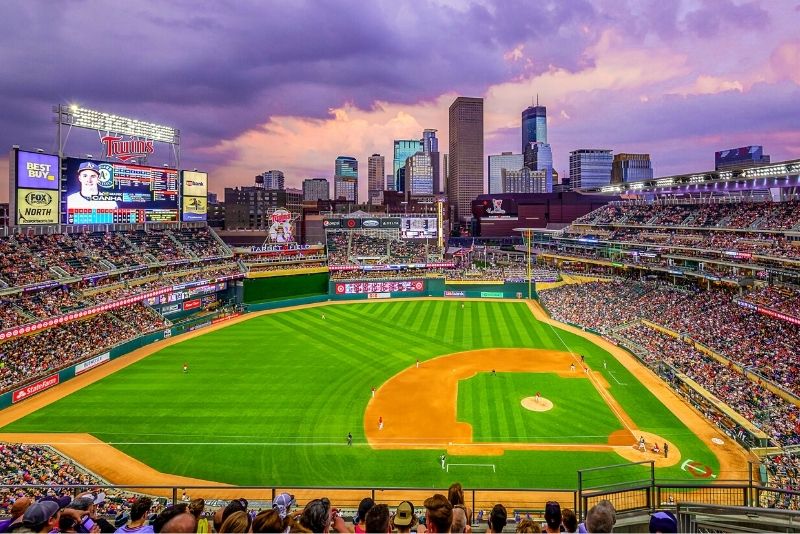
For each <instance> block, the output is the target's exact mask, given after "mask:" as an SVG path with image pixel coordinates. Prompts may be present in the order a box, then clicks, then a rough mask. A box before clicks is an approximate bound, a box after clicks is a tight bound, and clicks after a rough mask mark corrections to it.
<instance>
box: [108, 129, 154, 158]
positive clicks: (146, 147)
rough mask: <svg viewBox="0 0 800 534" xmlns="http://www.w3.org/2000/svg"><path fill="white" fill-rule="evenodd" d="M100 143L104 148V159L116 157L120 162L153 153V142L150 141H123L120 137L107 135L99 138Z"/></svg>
mask: <svg viewBox="0 0 800 534" xmlns="http://www.w3.org/2000/svg"><path fill="white" fill-rule="evenodd" d="M100 141H101V142H102V143H103V144H104V145H105V146H106V157H109V158H115V157H116V158H119V159H121V160H122V161H129V160H132V159H134V158H140V157H142V156H147V155H148V154H152V153H153V152H154V150H153V141H151V140H146V139H130V140H128V141H123V139H122V137H120V136H117V135H107V136H105V137H103V138H101V139H100Z"/></svg>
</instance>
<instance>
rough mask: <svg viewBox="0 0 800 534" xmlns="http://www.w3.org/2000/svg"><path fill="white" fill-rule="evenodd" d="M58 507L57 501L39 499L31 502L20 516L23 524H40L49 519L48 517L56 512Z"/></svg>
mask: <svg viewBox="0 0 800 534" xmlns="http://www.w3.org/2000/svg"><path fill="white" fill-rule="evenodd" d="M59 510H60V508H59V507H58V503H54V502H53V501H40V502H37V503H35V504H32V505H30V506H29V507H28V509H27V510H25V514H24V515H23V516H22V522H23V523H24V524H25V526H37V525H42V524H44V523H47V522H48V521H50V519H51V518H52V517H53V516H54V515H56V514H57V513H58V511H59Z"/></svg>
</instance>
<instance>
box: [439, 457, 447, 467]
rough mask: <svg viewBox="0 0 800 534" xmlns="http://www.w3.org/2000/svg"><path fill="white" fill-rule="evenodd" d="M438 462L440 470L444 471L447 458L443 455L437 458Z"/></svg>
mask: <svg viewBox="0 0 800 534" xmlns="http://www.w3.org/2000/svg"><path fill="white" fill-rule="evenodd" d="M439 461H440V462H441V463H442V469H444V466H445V463H446V462H447V456H445V455H444V454H443V455H441V456H439Z"/></svg>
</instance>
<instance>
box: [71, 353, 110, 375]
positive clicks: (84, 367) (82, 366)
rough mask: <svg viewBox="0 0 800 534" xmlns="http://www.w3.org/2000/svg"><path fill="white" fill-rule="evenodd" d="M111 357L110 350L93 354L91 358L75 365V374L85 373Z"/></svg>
mask: <svg viewBox="0 0 800 534" xmlns="http://www.w3.org/2000/svg"><path fill="white" fill-rule="evenodd" d="M110 359H111V353H110V352H104V353H103V354H100V355H98V356H95V357H94V358H92V359H91V360H86V361H85V362H81V363H79V364H78V365H76V366H75V375H79V374H81V373H85V372H86V371H88V370H89V369H92V368H94V367H97V366H98V365H102V364H104V363H106V362H107V361H109V360H110Z"/></svg>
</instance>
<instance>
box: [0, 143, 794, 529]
mask: <svg viewBox="0 0 800 534" xmlns="http://www.w3.org/2000/svg"><path fill="white" fill-rule="evenodd" d="M44 166H48V167H47V168H46V169H47V170H46V171H45V172H43V173H42V172H40V171H41V170H42V169H45V167H44ZM13 170H14V173H15V174H14V177H13V179H12V181H11V182H12V183H11V187H12V189H13V191H12V195H11V198H12V199H16V201H17V204H16V206H15V207H14V209H13V210H12V212H13V214H14V217H15V222H16V223H17V224H16V225H14V226H11V227H6V228H4V229H3V230H4V233H3V236H2V238H0V293H1V294H2V306H0V355H1V357H2V366H0V377H1V378H2V383H1V385H2V393H0V408H1V410H0V442H1V443H0V449H2V462H3V464H4V465H3V467H4V468H3V470H2V473H3V481H2V502H0V507H2V509H3V511H4V513H5V514H12V515H13V510H12V508H13V505H14V503H15V501H17V500H19V499H21V498H22V497H26V496H30V497H33V498H41V497H43V496H46V495H50V496H51V497H52V499H54V500H55V501H58V500H59V499H62V498H64V497H74V496H76V495H79V494H81V493H82V492H87V491H90V492H92V493H91V495H92V496H93V498H94V502H93V503H92V506H96V507H98V508H97V509H98V510H99V511H100V512H101V513H103V514H106V515H107V516H108V517H109V518H110V520H112V521H113V520H114V518H117V519H119V518H123V519H125V518H127V517H129V516H126V514H128V513H129V512H128V510H129V507H130V505H131V503H133V502H138V501H139V500H141V499H142V498H143V496H146V497H148V498H150V499H152V500H153V502H154V503H157V505H156V506H158V507H161V508H160V509H164V508H168V507H170V506H176V505H177V504H178V503H179V502H181V501H188V502H192V503H194V502H196V501H197V499H203V502H204V503H205V506H206V508H205V510H206V512H204V513H210V514H211V516H212V517H213V514H214V510H216V509H217V507H219V508H220V509H223V508H224V509H227V507H228V506H230V505H229V502H232V501H231V500H232V499H233V500H234V501H235V502H239V501H238V500H237V499H240V498H243V499H246V500H247V502H249V505H250V506H251V507H252V509H253V510H256V509H262V508H263V509H270V508H272V506H273V505H276V503H278V502H279V501H280V500H281V499H283V498H284V497H283V496H284V494H286V495H288V496H289V497H291V499H290V500H291V504H292V505H293V506H295V507H298V508H299V509H300V510H302V509H303V506H304V505H306V504H309V505H310V504H311V503H314V502H316V500H318V499H320V498H322V497H325V498H326V499H329V501H328V502H329V503H332V505H335V506H336V508H337V510H339V512H340V513H341V514H342V515H344V516H346V517H353V516H357V515H358V514H359V511H360V508H361V505H362V504H363V502H362V501H363V500H364V499H365V498H369V499H370V500H371V501H372V502H374V503H385V504H388V505H389V506H391V507H395V506H397V505H398V503H400V502H402V501H410V502H411V503H415V504H416V507H414V505H412V506H411V514H412V515H414V514H420V513H421V514H422V516H423V517H424V515H425V512H424V510H425V509H424V508H421V505H422V503H423V501H425V502H427V501H426V499H427V498H429V497H430V496H431V495H432V494H434V493H448V488H450V490H451V492H452V491H453V488H454V487H455V486H453V484H454V483H458V484H459V486H457V489H456V490H455V492H456V493H459V491H460V492H461V493H460V497H458V498H460V499H461V502H462V504H463V505H465V506H466V507H467V509H468V510H469V520H470V523H471V524H472V529H473V531H483V530H485V529H486V528H487V527H489V524H488V523H489V522H490V521H493V520H494V519H493V518H496V514H497V511H496V510H497V507H496V505H497V504H498V503H499V504H502V505H503V510H504V514H505V516H504V517H505V519H504V521H506V523H504V525H506V528H507V529H509V530H510V531H513V530H514V528H515V525H518V524H520V523H521V522H522V521H525V520H534V521H541V520H543V518H545V516H546V514H547V511H548V510H552V509H553V508H552V506H553V503H557V505H558V506H559V507H560V509H561V510H564V509H570V510H573V511H574V512H575V516H576V517H577V519H578V520H580V521H582V520H584V519H585V517H586V514H587V512H588V511H589V510H590V509H591V508H592V507H593V506H595V505H598V503H600V502H602V501H608V502H610V503H611V504H612V505H613V507H614V509H615V510H616V514H617V519H616V521H617V527H616V529H617V531H629V532H639V531H642V528H646V522H647V520H648V519H649V516H648V514H649V513H651V512H653V511H655V510H656V509H670V510H673V511H675V512H676V513H678V514H679V515H680V517H681V518H682V519H681V521H684V520H685V521H688V523H681V525H682V526H684V527H686V529H687V530H688V529H690V528H695V529H696V528H700V526H701V525H702V524H703V522H704V521H706V522H708V521H710V522H712V523H713V521H722V519H720V518H723V517H724V518H725V521H727V522H723V523H721V524H722V525H723V526H722V527H720V528H721V529H722V530H728V529H735V528H744V525H745V524H746V521H747V514H748V513H750V514H752V513H754V512H753V510H755V509H758V512H757V513H759V514H762V515H761V517H762V518H772V519H770V520H774V521H775V523H774V525H776V526H780V525H785V524H793V525H794V527H793V528H796V523H791V521H797V519H796V515H791V514H792V511H796V510H798V507H799V505H800V492H798V488H797V473H798V468H800V463H798V459H797V455H796V452H797V450H798V447H800V437H799V436H800V417H799V415H800V411H799V408H798V407H799V406H800V398H799V397H798V395H800V387H799V386H798V384H800V380H798V372H800V366H799V365H800V364H798V354H799V353H800V351H798V347H800V329H798V325H799V324H800V286H798V285H797V281H798V276H799V275H800V274H799V273H800V271H798V265H800V254H799V253H798V251H799V249H798V245H799V244H800V202H799V201H798V200H797V199H796V197H795V196H793V195H794V193H795V192H796V188H797V182H798V180H800V161H798V160H795V161H788V162H781V163H775V164H771V165H769V166H766V167H764V166H762V167H758V168H754V169H744V170H741V171H737V172H736V173H735V176H734V175H733V174H734V173H728V174H725V173H719V172H706V173H700V174H697V173H696V174H693V175H687V176H677V177H670V178H669V185H665V184H666V181H665V179H663V178H662V179H659V180H654V181H652V183H649V182H648V183H641V184H638V185H637V186H636V187H631V188H630V191H633V192H635V193H636V194H630V195H625V196H624V198H623V195H620V193H622V192H627V191H623V190H622V189H620V188H617V189H615V190H609V191H603V190H598V191H587V192H584V193H582V194H581V195H580V196H582V197H583V198H585V199H589V200H590V202H583V203H581V204H580V205H579V206H580V207H581V208H582V209H583V212H582V213H580V214H578V216H576V217H575V219H574V221H573V222H572V223H571V224H568V225H565V226H563V227H561V228H558V229H553V228H545V227H542V228H533V227H528V226H527V225H526V224H525V220H526V218H525V217H523V216H522V212H523V210H524V209H525V207H524V201H525V199H524V198H521V197H518V198H516V200H514V202H515V203H516V204H515V208H516V209H518V210H519V212H518V213H517V214H515V213H513V212H511V211H504V212H503V216H502V217H497V216H494V215H492V214H491V213H487V212H486V209H485V205H484V202H483V201H482V200H480V199H478V200H476V201H475V202H474V203H473V215H474V221H475V226H476V229H478V230H480V229H481V228H484V229H488V228H490V227H491V226H492V225H497V224H505V225H512V226H513V227H514V228H513V229H512V230H511V231H510V232H509V235H508V236H506V237H502V238H500V237H486V236H483V237H482V236H481V235H480V233H479V232H475V234H476V235H473V236H468V237H465V236H463V235H462V236H450V235H449V234H451V232H450V229H449V226H448V225H449V221H448V215H447V214H448V212H449V211H450V210H449V209H448V208H447V206H446V205H445V203H444V202H443V201H438V202H436V203H435V204H434V205H433V206H426V207H425V210H424V211H423V212H421V213H420V212H418V213H408V212H407V211H405V212H403V213H374V212H370V211H363V210H353V211H350V212H348V213H341V212H338V213H337V212H336V211H326V210H324V209H317V210H316V211H314V210H306V209H305V207H304V208H303V209H302V210H300V211H299V212H293V211H291V210H290V209H286V208H282V207H281V208H277V209H275V210H273V211H272V212H271V213H270V214H269V217H268V219H267V221H266V226H265V228H264V231H263V233H262V234H254V233H253V232H250V233H247V235H244V234H243V233H241V232H240V233H238V234H237V233H236V232H228V231H222V230H219V229H215V228H213V227H211V226H210V225H209V224H208V222H207V221H206V220H205V217H206V209H207V206H206V203H205V199H206V194H207V187H208V181H209V177H208V175H206V174H205V173H200V172H196V171H185V170H181V169H180V168H178V167H176V168H174V169H167V170H164V169H163V168H154V167H147V166H141V165H133V164H130V163H124V164H121V163H114V162H105V163H104V162H101V163H98V162H93V161H88V160H81V159H80V158H71V157H63V156H59V155H50V154H43V153H41V152H28V151H25V150H20V149H18V148H15V149H14V150H13ZM48 176H50V177H53V176H56V177H58V178H56V179H55V180H49V181H48ZM141 176H147V177H148V178H147V180H156V181H159V180H160V181H163V182H164V184H166V185H165V187H167V188H169V187H172V188H173V190H172V194H169V189H167V191H168V192H167V193H165V194H162V195H161V196H159V197H158V198H155V197H154V198H153V199H152V200H151V203H150V204H148V206H147V207H145V208H141V209H131V208H130V207H129V206H126V205H125V203H124V202H120V201H118V200H111V199H113V198H124V197H115V196H114V193H113V192H112V193H108V192H106V193H97V192H96V191H95V192H94V193H93V194H94V195H95V197H103V200H98V202H101V203H104V204H103V205H99V206H98V207H96V208H92V207H89V208H87V207H86V206H82V205H79V204H75V205H72V204H71V202H73V200H71V199H74V198H77V197H75V196H74V195H75V193H73V191H77V192H78V194H84V193H85V190H86V189H87V188H91V187H95V188H96V187H97V185H96V184H97V183H98V182H99V184H100V188H101V191H102V188H103V187H105V188H107V189H109V190H113V189H115V188H119V189H122V188H125V187H127V188H135V187H136V186H137V182H136V180H137V179H140V178H135V177H141ZM698 177H700V178H702V182H703V183H702V184H701V183H700V178H698ZM731 180H734V181H735V182H731ZM765 181H767V182H770V183H768V184H766V185H765ZM730 183H735V185H734V186H731V187H732V188H734V189H735V191H736V194H725V195H716V194H714V191H716V190H719V189H720V188H727V187H728V185H729V184H730ZM103 184H105V185H103ZM170 184H172V185H170ZM720 184H722V185H720ZM627 186H628V184H622V186H620V187H621V188H625V187H627ZM701 188H706V191H708V193H707V194H697V195H687V194H685V193H686V191H687V190H691V191H700V192H701V193H702V191H701ZM612 189H613V188H612ZM32 191H33V192H34V193H32ZM37 191H38V192H37ZM48 195H49V196H54V197H59V199H60V201H58V202H55V205H56V206H60V208H59V209H56V210H55V211H56V213H55V214H54V215H52V217H54V218H53V219H52V221H51V220H50V219H47V217H51V215H50V214H49V213H44V211H47V210H39V209H35V208H33V207H32V205H35V204H36V202H37V201H41V199H42V198H44V197H46V196H48ZM554 195H556V196H558V195H560V194H554ZM573 195H576V194H573ZM553 198H554V199H555V198H556V197H555V196H554V197H553ZM563 198H566V197H563ZM563 198H562V197H559V199H560V200H559V201H561V200H563ZM198 199H202V201H201V200H198ZM512 200H513V199H512ZM505 201H506V200H503V199H494V200H493V201H492V205H493V206H499V205H501V203H502V202H505ZM105 203H109V204H105ZM111 203H113V204H114V206H111V205H110V204H111ZM511 203H512V202H511V200H508V201H507V203H506V205H510V204H511ZM318 207H319V206H317V205H316V204H315V208H318ZM25 217H27V218H28V219H25ZM35 217H43V218H44V220H39V221H38V222H34V221H31V220H30V219H31V218H35ZM487 233H488V231H487ZM254 236H256V241H253V237H254ZM245 238H247V239H250V241H246V240H245ZM281 502H282V501H281ZM237 506H238V505H237ZM247 506H248V504H247V503H246V504H245V505H244V507H245V508H247ZM426 506H427V505H426ZM742 510H744V511H742ZM361 513H362V514H363V513H365V511H364V510H361ZM770 514H773V515H774V517H773V515H770ZM787 514H788V515H787ZM709 517H711V518H712V519H711V520H710V519H708V518H709ZM361 519H362V520H363V516H362V517H361ZM643 521H644V523H643ZM787 521H788V522H789V523H786V522H787ZM782 522H783V523H782ZM123 524H124V521H123ZM762 524H763V523H762ZM643 525H644V526H643ZM491 528H496V525H495V523H492V525H491ZM501 528H502V527H501Z"/></svg>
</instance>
